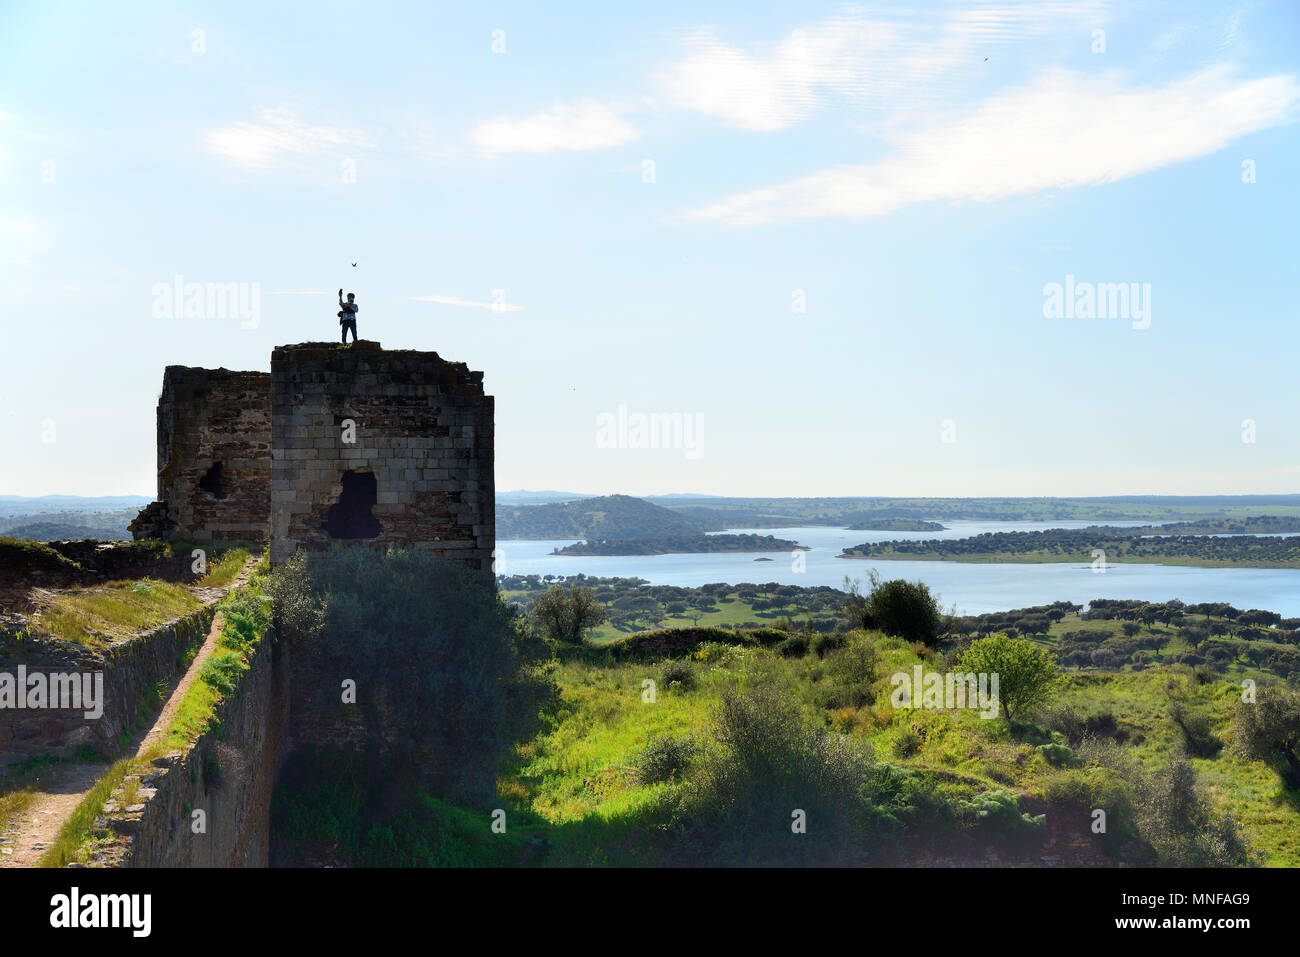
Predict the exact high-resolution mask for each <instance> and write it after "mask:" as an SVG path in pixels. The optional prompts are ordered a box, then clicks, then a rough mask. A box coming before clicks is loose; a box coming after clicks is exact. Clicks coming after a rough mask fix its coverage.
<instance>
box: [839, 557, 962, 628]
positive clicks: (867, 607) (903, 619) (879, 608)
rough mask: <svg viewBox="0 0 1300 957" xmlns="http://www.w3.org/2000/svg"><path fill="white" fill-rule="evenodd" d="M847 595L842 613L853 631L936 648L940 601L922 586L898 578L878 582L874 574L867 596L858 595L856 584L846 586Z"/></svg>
mask: <svg viewBox="0 0 1300 957" xmlns="http://www.w3.org/2000/svg"><path fill="white" fill-rule="evenodd" d="M848 592H849V595H848V598H846V599H845V601H844V604H843V613H844V615H845V617H846V618H848V619H849V621H850V622H851V623H852V624H853V625H854V627H857V628H864V629H876V630H878V631H882V632H884V633H885V634H886V635H889V636H890V637H892V638H902V639H904V640H905V641H919V642H921V643H922V644H926V645H933V644H935V643H936V642H937V640H938V638H939V635H940V634H941V633H942V631H943V617H942V616H941V615H940V613H939V600H938V599H937V598H936V597H935V596H934V595H933V594H932V593H931V592H930V589H929V587H927V586H926V585H925V584H924V583H922V582H907V581H903V580H902V579H901V578H900V579H894V580H892V581H887V582H881V581H880V580H879V579H878V578H877V577H876V574H875V572H874V571H873V572H872V573H871V589H870V591H869V592H868V593H867V594H866V595H863V594H861V590H860V585H859V583H858V582H849V583H848Z"/></svg>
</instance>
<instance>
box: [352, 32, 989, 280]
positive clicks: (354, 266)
mask: <svg viewBox="0 0 1300 957" xmlns="http://www.w3.org/2000/svg"><path fill="white" fill-rule="evenodd" d="M985 59H987V57H986V58H985ZM352 268H353V269H356V268H357V264H356V263H353V264H352Z"/></svg>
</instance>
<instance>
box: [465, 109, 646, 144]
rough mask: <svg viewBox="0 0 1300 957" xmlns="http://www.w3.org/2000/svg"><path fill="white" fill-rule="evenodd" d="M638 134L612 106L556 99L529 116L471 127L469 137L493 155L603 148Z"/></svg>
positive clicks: (630, 138) (493, 120) (625, 141)
mask: <svg viewBox="0 0 1300 957" xmlns="http://www.w3.org/2000/svg"><path fill="white" fill-rule="evenodd" d="M640 135H641V134H640V132H639V131H638V130H637V129H636V128H635V127H634V126H632V124H631V123H629V122H628V121H627V120H625V119H623V117H622V116H621V115H620V113H619V111H618V110H617V109H616V108H614V107H613V106H610V105H609V104H607V103H602V102H600V101H598V100H593V99H585V100H580V101H578V102H576V103H557V104H556V105H555V106H552V107H551V108H550V109H547V110H542V111H541V112H540V113H534V114H533V115H532V116H525V117H520V118H515V119H512V118H510V117H498V118H496V119H492V120H488V121H486V122H484V123H480V124H479V125H478V126H476V127H474V129H473V130H472V131H471V132H470V140H471V141H472V142H473V144H474V146H475V148H477V150H478V151H479V152H480V153H482V154H484V155H487V156H495V155H498V154H501V153H552V152H556V151H558V150H598V149H606V148H608V147H611V146H621V145H623V144H624V143H630V142H632V141H633V140H635V139H637V138H638V137H639V136H640Z"/></svg>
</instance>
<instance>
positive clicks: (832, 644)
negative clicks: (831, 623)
mask: <svg viewBox="0 0 1300 957" xmlns="http://www.w3.org/2000/svg"><path fill="white" fill-rule="evenodd" d="M847 642H848V636H846V635H844V634H843V633H834V634H819V635H817V637H815V638H814V639H813V640H812V644H811V645H810V646H809V647H811V649H812V650H813V652H814V653H815V654H816V655H817V657H818V658H825V657H826V656H827V655H829V654H830V653H831V652H832V651H838V650H839V649H841V648H843V647H844V646H845V644H846V643H847Z"/></svg>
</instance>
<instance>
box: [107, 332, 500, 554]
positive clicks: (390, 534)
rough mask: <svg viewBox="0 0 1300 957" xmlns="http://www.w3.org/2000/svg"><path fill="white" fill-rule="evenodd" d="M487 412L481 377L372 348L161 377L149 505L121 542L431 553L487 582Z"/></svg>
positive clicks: (291, 354) (425, 355)
mask: <svg viewBox="0 0 1300 957" xmlns="http://www.w3.org/2000/svg"><path fill="white" fill-rule="evenodd" d="M494 492H495V488H494V479H493V399H492V396H489V395H484V393H483V373H481V372H471V371H470V370H469V369H468V368H467V367H466V366H465V364H464V363H453V362H447V361H445V360H443V359H442V358H440V357H439V356H438V354H437V353H436V352H415V351H411V350H389V351H385V350H383V349H382V348H380V346H379V344H378V343H375V342H366V341H362V342H358V343H356V344H354V345H353V346H350V347H348V348H340V347H339V346H338V345H337V344H334V343H302V344H298V345H286V346H279V347H277V348H276V349H275V350H274V351H273V352H272V355H271V373H270V375H267V374H266V373H264V372H231V371H229V370H226V369H215V370H212V369H195V368H188V367H184V366H169V367H168V368H167V370H166V373H165V374H164V376H163V392H162V396H161V398H160V399H159V401H158V501H156V502H153V503H151V504H150V505H149V506H148V507H147V508H145V509H144V510H143V511H142V512H141V513H140V515H139V516H138V517H137V518H136V520H135V522H133V523H132V526H131V531H132V534H133V535H134V536H135V537H136V538H138V539H139V538H182V539H187V540H194V541H205V540H212V539H227V540H229V539H246V540H253V541H265V540H268V539H269V541H270V545H271V561H272V562H273V563H279V562H282V561H284V560H286V559H287V558H288V557H289V556H290V555H292V554H293V553H294V552H295V551H296V550H298V549H299V548H308V549H314V550H319V549H324V548H328V547H330V545H331V544H332V543H336V542H339V543H353V544H365V545H368V546H371V547H376V548H386V547H388V546H389V545H404V546H415V547H420V548H427V549H430V550H432V551H434V552H436V553H438V554H440V555H443V556H445V557H447V558H454V559H457V560H461V561H465V562H468V563H470V564H471V565H473V566H474V567H476V568H482V569H484V570H488V569H490V568H491V566H492V551H493V548H494V547H495V514H494V497H495V496H494Z"/></svg>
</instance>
